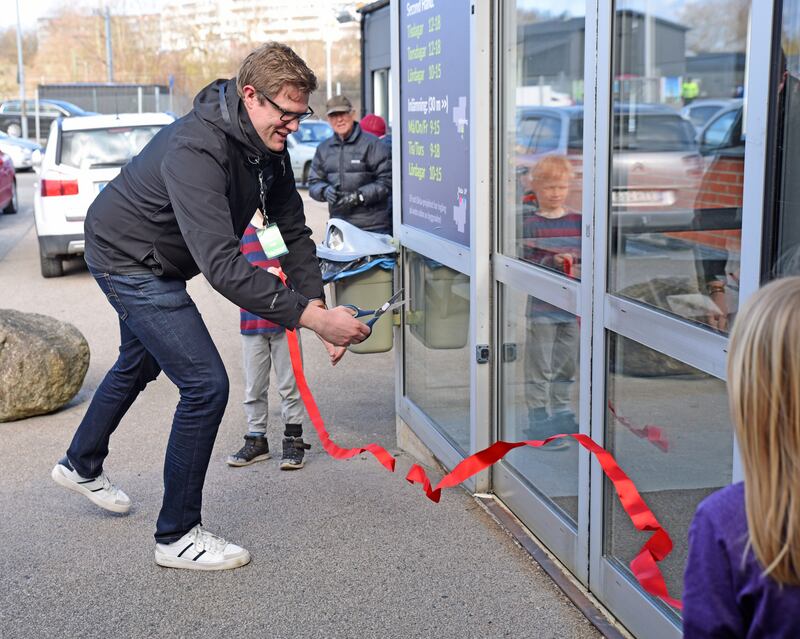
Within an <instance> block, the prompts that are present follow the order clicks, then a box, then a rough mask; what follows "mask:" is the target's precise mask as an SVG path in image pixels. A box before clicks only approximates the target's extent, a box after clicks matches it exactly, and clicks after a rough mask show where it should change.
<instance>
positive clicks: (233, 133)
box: [194, 78, 287, 161]
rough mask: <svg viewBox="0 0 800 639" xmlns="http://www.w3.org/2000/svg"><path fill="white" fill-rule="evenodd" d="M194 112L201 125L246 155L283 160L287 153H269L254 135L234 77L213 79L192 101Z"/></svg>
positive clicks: (253, 128)
mask: <svg viewBox="0 0 800 639" xmlns="http://www.w3.org/2000/svg"><path fill="white" fill-rule="evenodd" d="M194 111H195V113H196V114H197V115H198V116H199V117H200V118H201V119H202V120H204V121H205V122H208V123H209V124H210V125H211V126H214V127H216V128H218V129H220V130H221V131H222V132H223V133H225V135H227V136H228V137H230V138H233V139H234V140H235V141H236V142H237V143H238V144H239V145H240V146H242V147H244V150H245V152H246V153H247V154H248V155H250V156H256V157H260V158H263V157H266V158H271V159H278V160H281V161H283V160H284V159H285V158H286V154H287V151H286V150H285V149H284V151H283V152H281V153H275V152H274V151H270V150H269V149H268V148H267V146H266V145H265V144H264V142H263V141H262V140H261V138H260V137H259V136H258V133H256V130H255V127H253V123H252V122H251V121H250V116H249V115H248V114H247V109H246V108H245V106H244V103H243V102H242V99H241V98H240V97H239V94H238V93H237V91H236V78H230V79H229V80H225V79H219V80H214V82H212V83H211V84H209V85H208V86H207V87H205V88H204V89H202V90H201V91H200V93H198V94H197V95H196V96H195V98H194Z"/></svg>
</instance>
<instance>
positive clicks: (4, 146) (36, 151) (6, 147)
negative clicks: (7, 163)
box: [0, 131, 42, 171]
mask: <svg viewBox="0 0 800 639" xmlns="http://www.w3.org/2000/svg"><path fill="white" fill-rule="evenodd" d="M0 151H2V152H3V153H5V154H6V155H8V156H9V157H10V158H11V160H12V161H13V162H14V169H15V170H17V171H19V170H21V169H32V168H33V163H34V159H35V158H36V157H37V155H40V154H41V153H42V147H41V146H39V145H38V144H36V142H31V141H30V140H23V139H22V138H12V137H11V136H10V135H8V133H3V132H2V131H0Z"/></svg>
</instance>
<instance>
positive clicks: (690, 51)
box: [608, 0, 750, 333]
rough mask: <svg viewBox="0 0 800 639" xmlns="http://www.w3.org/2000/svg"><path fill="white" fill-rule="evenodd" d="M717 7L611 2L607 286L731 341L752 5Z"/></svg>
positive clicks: (685, 1) (667, 1)
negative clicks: (724, 334)
mask: <svg viewBox="0 0 800 639" xmlns="http://www.w3.org/2000/svg"><path fill="white" fill-rule="evenodd" d="M723 4H724V9H723V10H722V11H721V10H720V8H719V6H718V4H714V3H698V2H692V1H690V0H679V1H677V2H674V1H672V0H651V1H650V2H647V3H645V4H644V8H645V11H642V3H641V2H636V1H634V0H620V1H619V2H617V3H616V11H615V14H614V36H615V37H614V43H615V44H614V62H613V64H614V66H613V69H614V78H613V86H612V89H613V90H612V96H613V105H612V124H613V126H612V127H611V149H612V155H611V189H610V191H611V196H610V220H609V282H608V285H609V290H610V291H611V292H614V293H616V294H618V295H621V296H623V297H628V298H631V299H635V300H637V301H640V302H643V303H645V304H649V305H652V306H655V307H657V308H660V309H663V310H665V311H667V312H669V313H672V314H675V315H678V316H680V317H683V318H686V319H688V320H691V321H693V322H697V323H700V324H704V325H706V326H709V327H711V328H714V329H716V330H718V331H721V332H725V333H727V331H728V329H729V326H730V323H731V321H732V320H733V317H734V316H735V313H736V309H737V306H738V297H739V255H740V245H741V224H742V187H743V176H744V149H745V131H744V128H743V121H744V118H743V115H744V109H745V104H744V101H745V100H744V98H745V96H744V73H745V65H746V55H747V51H746V48H747V47H746V39H747V21H748V18H749V11H750V2H749V0H726V1H725V2H724V3H723ZM714 7H715V8H714Z"/></svg>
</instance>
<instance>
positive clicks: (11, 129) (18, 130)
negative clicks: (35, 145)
mask: <svg viewBox="0 0 800 639" xmlns="http://www.w3.org/2000/svg"><path fill="white" fill-rule="evenodd" d="M6 133H8V134H9V135H10V136H11V137H12V138H18V137H20V136H21V135H22V126H21V125H19V124H17V123H16V122H12V123H11V124H9V125H8V128H7V129H6Z"/></svg>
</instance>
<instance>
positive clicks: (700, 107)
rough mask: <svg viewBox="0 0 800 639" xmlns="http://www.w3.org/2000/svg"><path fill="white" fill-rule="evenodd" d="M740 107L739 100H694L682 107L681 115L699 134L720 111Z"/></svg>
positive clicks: (740, 102)
mask: <svg viewBox="0 0 800 639" xmlns="http://www.w3.org/2000/svg"><path fill="white" fill-rule="evenodd" d="M741 105H742V100H741V98H730V99H724V98H720V99H716V100H712V99H703V100H694V101H693V102H690V103H689V104H687V105H686V106H685V107H683V109H682V110H681V115H683V117H685V118H688V119H689V121H690V122H691V123H692V124H693V125H694V128H695V130H696V131H697V132H698V133H700V131H702V130H703V128H704V127H705V125H706V124H707V123H708V121H709V120H710V119H711V118H713V117H714V116H715V115H717V114H718V113H719V112H720V111H722V110H723V109H727V108H729V107H732V106H741Z"/></svg>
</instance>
